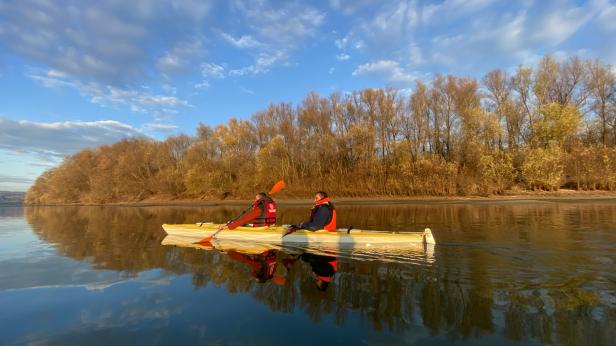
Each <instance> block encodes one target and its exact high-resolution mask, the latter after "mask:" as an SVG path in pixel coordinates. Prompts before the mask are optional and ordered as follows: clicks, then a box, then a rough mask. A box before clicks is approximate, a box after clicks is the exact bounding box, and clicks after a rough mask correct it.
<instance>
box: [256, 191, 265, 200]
mask: <svg viewBox="0 0 616 346" xmlns="http://www.w3.org/2000/svg"><path fill="white" fill-rule="evenodd" d="M257 196H259V197H260V198H261V199H264V198H267V193H265V192H259V193H257Z"/></svg>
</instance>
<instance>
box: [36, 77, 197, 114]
mask: <svg viewBox="0 0 616 346" xmlns="http://www.w3.org/2000/svg"><path fill="white" fill-rule="evenodd" d="M53 75H57V73H56V72H52V71H49V72H47V73H45V74H41V73H36V72H33V73H30V74H29V75H28V77H29V78H31V79H32V80H34V81H35V82H37V83H40V84H41V85H42V86H44V87H46V88H59V87H70V88H74V89H76V90H78V91H79V92H80V93H82V94H83V95H85V96H87V97H89V99H90V102H92V103H94V104H98V105H101V106H110V105H123V106H127V107H129V108H130V109H131V111H133V112H140V113H151V114H152V115H154V116H155V117H161V116H164V115H172V114H174V113H177V111H176V110H175V109H174V108H180V107H189V106H190V104H189V103H188V102H187V101H185V100H182V99H180V98H178V97H176V96H168V95H155V94H151V93H149V92H145V91H140V90H130V89H124V88H120V87H115V86H112V85H103V84H100V83H96V82H90V83H82V82H79V81H74V80H71V79H62V78H56V77H52V76H53Z"/></svg>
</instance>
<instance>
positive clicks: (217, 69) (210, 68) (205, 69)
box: [201, 63, 225, 78]
mask: <svg viewBox="0 0 616 346" xmlns="http://www.w3.org/2000/svg"><path fill="white" fill-rule="evenodd" d="M201 75H202V76H203V77H204V78H209V77H212V78H225V68H224V67H222V66H220V65H218V64H214V63H203V64H201Z"/></svg>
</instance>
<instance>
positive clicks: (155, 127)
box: [142, 123, 178, 134]
mask: <svg viewBox="0 0 616 346" xmlns="http://www.w3.org/2000/svg"><path fill="white" fill-rule="evenodd" d="M177 129H178V126H177V125H175V124H161V123H147V124H144V125H143V126H142V130H143V131H144V132H157V133H164V134H169V133H172V132H175V131H176V130H177Z"/></svg>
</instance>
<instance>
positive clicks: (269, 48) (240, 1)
mask: <svg viewBox="0 0 616 346" xmlns="http://www.w3.org/2000/svg"><path fill="white" fill-rule="evenodd" d="M232 8H233V10H234V11H236V12H237V14H238V15H239V17H240V20H241V21H242V22H243V23H246V25H247V26H248V29H250V30H251V34H250V35H247V36H242V37H240V38H239V39H235V38H233V37H231V36H229V35H227V36H226V37H225V36H224V35H223V37H224V38H225V39H226V40H227V41H229V42H231V43H232V44H235V45H239V44H242V45H243V46H246V45H247V44H253V43H254V42H258V45H254V48H257V50H256V52H255V53H254V59H255V61H254V63H253V64H252V65H249V66H244V67H241V68H235V69H232V70H231V71H230V72H229V74H230V75H233V76H244V75H255V74H263V73H267V72H268V71H269V70H270V69H272V68H273V67H274V66H276V65H284V64H288V63H289V61H288V60H289V58H290V53H291V52H292V51H294V50H295V49H296V48H297V47H298V46H299V45H301V44H302V43H303V42H304V40H306V39H307V38H309V37H312V36H314V35H315V34H316V32H317V30H318V28H319V27H320V26H321V25H322V24H323V22H324V20H325V13H324V12H322V11H320V10H318V9H316V8H314V7H312V6H310V5H308V4H306V3H300V2H282V3H272V2H270V1H268V0H260V1H249V0H234V1H233V2H232ZM249 38H250V39H249ZM242 39H244V40H243V41H242ZM253 40H254V42H253Z"/></svg>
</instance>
